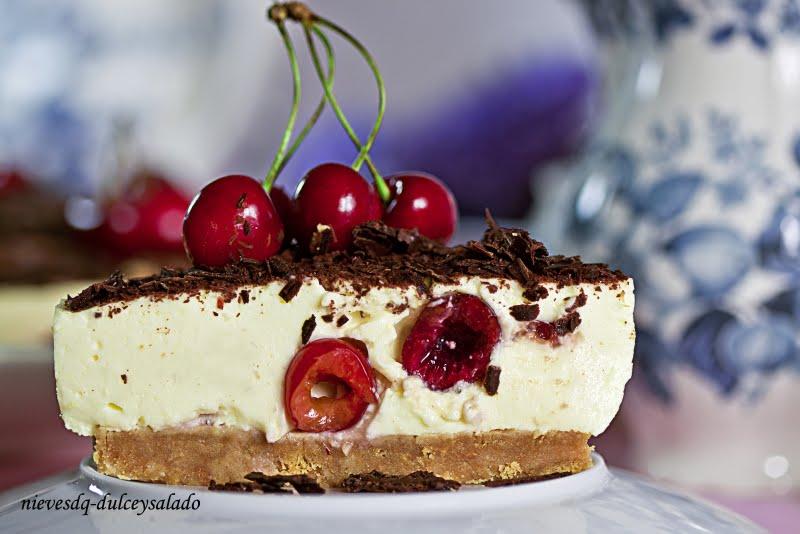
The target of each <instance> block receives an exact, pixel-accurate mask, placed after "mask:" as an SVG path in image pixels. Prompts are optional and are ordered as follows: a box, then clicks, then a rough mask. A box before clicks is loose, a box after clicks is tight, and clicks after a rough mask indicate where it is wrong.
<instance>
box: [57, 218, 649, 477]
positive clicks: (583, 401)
mask: <svg viewBox="0 0 800 534" xmlns="http://www.w3.org/2000/svg"><path fill="white" fill-rule="evenodd" d="M323 241H324V240H323ZM633 304H634V295H633V282H632V281H631V279H629V278H628V277H627V276H625V275H624V274H622V273H621V272H619V271H614V270H610V269H609V268H607V267H606V266H604V265H599V264H584V263H582V262H581V261H580V259H579V258H575V257H563V256H550V255H548V253H547V250H546V249H545V247H544V246H543V245H542V244H541V243H539V242H537V241H535V240H533V239H531V238H530V236H529V235H528V234H527V233H526V232H525V231H522V230H511V229H503V228H499V227H497V226H495V225H493V224H491V225H490V227H489V229H488V230H487V232H486V234H485V235H484V238H483V239H482V240H481V241H476V242H470V243H468V244H466V245H463V246H457V247H452V248H450V247H445V246H443V245H440V244H438V243H436V242H434V241H431V240H429V239H427V238H424V237H421V236H419V235H418V234H417V233H416V232H413V231H407V230H395V229H392V228H389V227H387V226H385V225H383V224H381V223H367V224H365V225H362V226H360V227H358V228H357V229H356V230H355V232H354V238H353V244H352V246H351V247H350V249H349V251H348V252H326V251H324V247H322V250H321V251H320V253H318V254H317V255H314V256H311V257H293V255H292V253H291V252H284V253H282V254H280V255H278V256H275V257H272V258H270V259H269V260H267V261H265V262H243V263H239V264H235V265H229V266H226V267H224V268H219V269H214V270H208V269H191V270H188V271H172V270H164V271H162V272H161V274H160V275H157V276H152V277H147V278H140V279H131V280H125V279H123V278H122V277H121V276H118V275H117V276H112V277H111V278H109V279H108V280H106V281H105V282H103V283H99V284H95V285H92V286H90V287H88V288H87V289H85V290H84V291H83V292H81V293H80V294H79V295H77V296H75V297H71V298H67V299H66V300H65V301H63V302H62V303H61V304H60V306H59V307H58V308H57V310H56V314H55V324H54V337H55V373H56V380H57V392H58V400H59V403H60V407H61V415H62V418H63V420H64V422H65V424H66V426H67V428H69V429H70V430H72V431H74V432H76V433H78V434H81V435H91V436H94V460H95V463H96V464H97V467H98V469H99V470H100V471H102V472H103V473H106V474H108V475H113V476H116V477H119V478H124V479H133V480H140V481H149V482H162V483H169V484H188V485H208V484H210V483H211V481H214V483H215V484H217V485H219V484H227V483H236V482H241V481H244V480H245V478H244V477H245V475H247V474H249V473H252V472H258V473H261V474H263V475H264V476H272V475H284V476H286V475H307V476H308V477H310V478H312V479H315V480H316V481H317V482H318V483H319V484H320V485H322V486H323V487H341V486H342V485H345V486H347V485H350V486H352V484H353V480H354V477H356V478H355V479H358V477H359V476H362V477H363V476H366V475H367V474H370V473H372V472H374V471H377V472H379V473H381V474H383V475H387V476H403V475H409V474H411V473H416V472H419V471H423V472H426V473H430V474H432V475H435V476H436V477H439V478H443V479H447V480H451V481H455V482H458V483H462V484H482V483H501V482H503V481H519V480H529V479H535V478H538V477H544V476H550V475H554V474H566V473H574V472H578V471H581V470H583V469H586V468H588V467H589V466H590V465H591V459H590V447H589V446H588V444H587V440H588V438H589V437H590V436H592V435H597V434H600V433H601V432H603V430H604V429H605V428H606V427H607V426H608V424H609V422H610V421H611V419H612V418H613V417H614V415H615V414H616V412H617V410H618V408H619V405H620V402H621V400H622V395H623V389H624V386H625V383H626V381H627V380H628V378H629V377H630V374H631V361H632V355H633V346H634V336H635V334H634V324H633Z"/></svg>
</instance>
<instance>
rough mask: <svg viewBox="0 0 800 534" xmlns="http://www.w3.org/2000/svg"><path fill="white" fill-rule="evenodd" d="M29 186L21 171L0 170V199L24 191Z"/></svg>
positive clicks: (11, 169) (13, 169)
mask: <svg viewBox="0 0 800 534" xmlns="http://www.w3.org/2000/svg"><path fill="white" fill-rule="evenodd" d="M28 185H29V184H28V181H27V180H26V179H25V176H24V174H23V173H22V171H20V170H19V169H15V168H13V167H12V168H6V169H2V170H0V198H2V197H5V196H8V195H11V194H13V193H17V192H19V191H23V190H25V189H27V188H28Z"/></svg>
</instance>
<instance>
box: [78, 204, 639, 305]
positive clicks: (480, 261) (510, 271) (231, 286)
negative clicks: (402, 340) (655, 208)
mask: <svg viewBox="0 0 800 534" xmlns="http://www.w3.org/2000/svg"><path fill="white" fill-rule="evenodd" d="M488 222H489V228H488V229H487V230H486V232H485V234H484V236H483V239H482V240H481V241H470V242H468V243H467V244H465V245H459V246H455V247H446V246H444V245H441V244H439V243H437V242H435V241H433V240H430V239H428V238H425V237H423V236H420V235H419V234H418V233H417V232H416V231H414V230H400V229H395V228H390V227H388V226H386V225H385V224H383V223H381V222H369V223H366V224H363V225H361V226H359V227H357V228H356V229H355V230H354V231H353V244H352V246H351V249H350V250H349V251H334V252H327V253H324V254H317V255H311V256H309V255H301V254H299V252H298V251H296V250H285V251H283V252H282V253H281V254H279V255H277V256H274V257H272V258H270V259H269V260H267V261H265V262H256V261H251V260H246V261H242V262H240V263H237V264H234V265H227V266H225V267H221V268H215V269H205V268H192V269H188V270H176V269H162V271H161V273H159V274H158V275H155V276H149V277H145V278H133V279H130V280H127V279H125V278H123V277H122V275H121V274H119V273H114V274H112V275H111V276H110V277H109V278H108V279H107V280H105V281H103V282H100V283H97V284H94V285H92V286H89V287H88V288H87V289H85V290H83V291H82V292H81V293H80V294H78V295H76V296H74V297H70V298H68V299H67V301H66V304H65V307H66V309H68V310H70V311H80V310H85V309H88V308H91V307H93V306H99V305H103V304H108V303H112V302H123V301H128V300H132V299H135V298H139V297H145V296H146V297H150V298H152V299H155V300H158V299H164V298H171V297H174V296H177V295H183V294H186V293H188V294H196V293H199V292H200V291H204V290H211V291H220V292H223V293H224V294H225V295H226V296H225V298H226V299H227V300H228V301H230V300H232V299H233V298H236V297H237V296H238V292H239V290H240V289H241V288H242V286H250V285H260V284H266V283H268V282H272V281H276V280H285V281H286V285H285V286H284V287H283V289H282V290H281V292H280V296H281V297H282V298H283V299H284V300H285V301H287V302H288V301H290V300H291V299H292V298H294V296H295V295H296V294H297V292H298V291H299V290H300V287H301V285H302V280H304V279H306V278H316V279H317V280H319V283H320V284H322V286H323V287H324V288H325V289H326V290H328V291H332V290H335V289H336V288H337V287H338V286H339V284H341V283H342V282H347V283H349V284H351V285H352V286H353V288H354V289H355V290H356V291H357V292H359V293H366V292H367V291H369V289H370V288H372V287H376V286H377V287H408V286H412V287H416V288H418V290H419V291H420V292H422V293H427V292H428V291H429V289H430V287H431V285H432V284H433V283H436V282H438V283H457V282H458V280H459V279H460V278H461V277H463V276H479V277H483V278H500V279H508V280H516V281H518V282H519V283H520V284H522V285H523V286H524V287H525V296H526V298H528V299H529V300H534V299H533V298H531V297H541V295H542V293H543V292H544V294H545V295H546V289H544V288H542V287H541V284H542V283H544V282H550V283H555V284H557V285H558V286H559V287H563V286H567V285H573V284H580V283H591V284H598V283H614V282H618V281H622V280H625V279H626V278H627V277H626V276H625V274H623V273H622V272H620V271H616V270H611V269H609V268H608V267H607V266H606V265H604V264H597V263H582V262H581V261H580V257H577V256H574V257H565V256H550V255H549V254H548V253H547V249H546V248H545V246H544V245H543V244H542V243H540V242H538V241H536V240H534V239H532V238H531V237H530V235H529V234H528V232H526V231H524V230H518V229H508V228H500V227H498V226H497V225H496V224H495V223H494V221H493V220H491V218H489V220H488ZM290 277H291V278H290ZM542 290H544V291H542ZM536 300H538V298H537V299H536Z"/></svg>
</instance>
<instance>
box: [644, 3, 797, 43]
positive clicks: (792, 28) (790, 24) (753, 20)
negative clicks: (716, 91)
mask: <svg viewBox="0 0 800 534" xmlns="http://www.w3.org/2000/svg"><path fill="white" fill-rule="evenodd" d="M798 4H800V2H798V0H727V1H726V2H689V1H686V0H656V1H651V3H650V11H651V16H652V24H653V33H654V34H655V37H656V38H657V39H658V40H659V41H665V40H668V39H669V38H671V37H672V35H673V34H675V33H676V30H679V29H681V28H689V27H692V26H695V25H696V24H697V20H698V18H700V17H703V16H707V17H708V18H710V19H711V21H712V22H711V26H710V28H709V30H708V32H709V33H708V40H709V43H711V44H712V45H713V46H717V47H723V46H726V45H728V44H730V43H733V42H734V41H735V40H736V39H737V38H741V39H744V40H746V41H747V42H749V43H750V44H751V45H752V46H753V47H754V48H755V49H756V50H761V51H766V50H768V49H769V48H770V47H771V46H772V43H773V41H774V40H775V39H776V38H778V37H779V36H782V35H783V36H787V37H800V5H798Z"/></svg>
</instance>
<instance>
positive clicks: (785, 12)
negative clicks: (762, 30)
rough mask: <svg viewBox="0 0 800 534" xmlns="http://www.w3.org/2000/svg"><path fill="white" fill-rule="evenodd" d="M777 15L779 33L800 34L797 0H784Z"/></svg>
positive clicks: (799, 13) (799, 14) (799, 10)
mask: <svg viewBox="0 0 800 534" xmlns="http://www.w3.org/2000/svg"><path fill="white" fill-rule="evenodd" d="M779 17H780V31H781V33H784V34H787V35H793V36H798V35H800V5H798V2H797V0H784V2H783V5H782V6H781V10H780V15H779Z"/></svg>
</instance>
